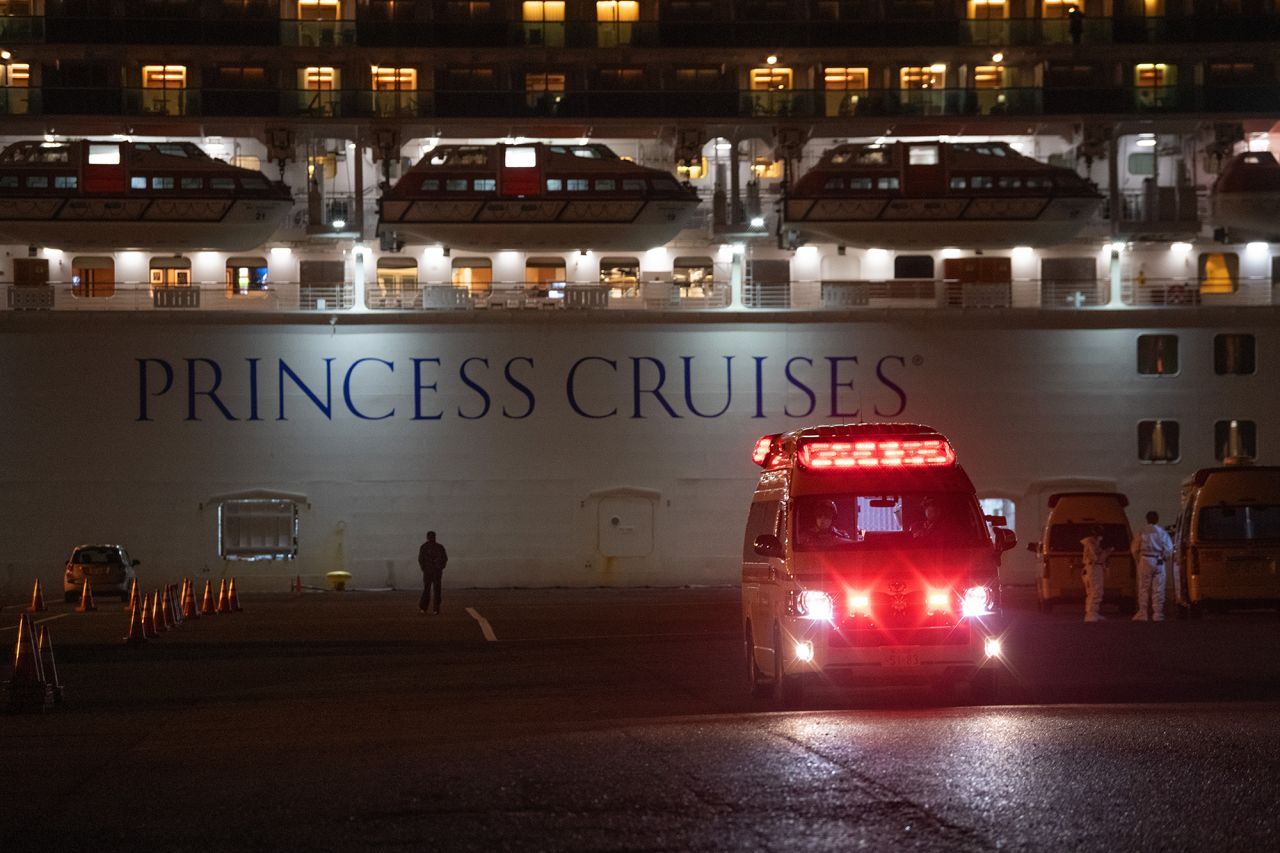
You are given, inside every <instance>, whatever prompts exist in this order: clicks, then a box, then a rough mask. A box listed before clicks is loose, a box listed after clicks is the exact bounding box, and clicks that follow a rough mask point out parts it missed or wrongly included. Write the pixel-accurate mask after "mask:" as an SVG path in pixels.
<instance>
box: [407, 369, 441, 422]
mask: <svg viewBox="0 0 1280 853" xmlns="http://www.w3.org/2000/svg"><path fill="white" fill-rule="evenodd" d="M424 364H434V365H435V366H436V367H439V366H440V359H438V358H415V359H414V360H413V419H414V420H415V421H438V420H440V419H441V418H442V417H444V412H437V413H436V414H434V415H424V414H422V392H423V391H435V390H436V383H434V382H432V383H431V384H430V385H423V384H422V365H424Z"/></svg>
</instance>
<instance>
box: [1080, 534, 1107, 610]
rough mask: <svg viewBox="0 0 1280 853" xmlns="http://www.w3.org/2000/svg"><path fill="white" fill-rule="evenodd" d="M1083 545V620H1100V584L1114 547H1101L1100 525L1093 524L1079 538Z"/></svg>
mask: <svg viewBox="0 0 1280 853" xmlns="http://www.w3.org/2000/svg"><path fill="white" fill-rule="evenodd" d="M1080 544H1081V545H1083V546H1084V556H1083V559H1082V560H1081V569H1082V572H1083V575H1084V621H1086V622H1101V621H1102V619H1103V616H1102V613H1101V610H1102V585H1103V583H1104V582H1105V581H1106V574H1107V560H1108V559H1109V558H1110V557H1111V554H1112V553H1113V552H1114V551H1115V549H1114V548H1104V547H1102V527H1101V526H1100V525H1094V527H1093V530H1092V531H1090V533H1089V535H1088V536H1086V537H1084V538H1083V539H1081V540H1080Z"/></svg>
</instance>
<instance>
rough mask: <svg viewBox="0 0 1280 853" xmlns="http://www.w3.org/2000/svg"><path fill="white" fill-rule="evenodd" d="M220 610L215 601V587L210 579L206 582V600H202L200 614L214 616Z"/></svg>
mask: <svg viewBox="0 0 1280 853" xmlns="http://www.w3.org/2000/svg"><path fill="white" fill-rule="evenodd" d="M217 612H218V607H217V605H216V604H215V603H214V601H213V587H212V586H211V585H210V583H209V581H207V580H206V581H205V582H204V601H202V602H200V615H201V616H213V615H214V614H215V613H217Z"/></svg>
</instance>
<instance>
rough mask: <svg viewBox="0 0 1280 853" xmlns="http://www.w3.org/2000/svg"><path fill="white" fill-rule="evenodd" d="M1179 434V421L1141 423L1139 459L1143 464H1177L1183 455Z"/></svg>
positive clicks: (1139, 425) (1139, 427) (1139, 424)
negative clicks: (1179, 444) (1179, 443)
mask: <svg viewBox="0 0 1280 853" xmlns="http://www.w3.org/2000/svg"><path fill="white" fill-rule="evenodd" d="M1178 433H1179V429H1178V422H1177V421H1165V420H1154V421H1139V422H1138V459H1140V460H1142V461H1143V462H1157V463H1160V462H1177V461H1178V459H1179V458H1180V455H1181V454H1180V449H1179V447H1178Z"/></svg>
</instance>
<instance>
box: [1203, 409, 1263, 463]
mask: <svg viewBox="0 0 1280 853" xmlns="http://www.w3.org/2000/svg"><path fill="white" fill-rule="evenodd" d="M1213 456H1214V458H1215V459H1217V460H1218V461H1219V462H1225V461H1227V460H1232V461H1241V462H1243V461H1246V460H1250V461H1251V460H1254V459H1257V458H1258V425H1257V424H1256V423H1255V422H1253V421H1243V420H1238V419H1233V420H1229V421H1217V422H1216V423H1214V425H1213Z"/></svg>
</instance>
